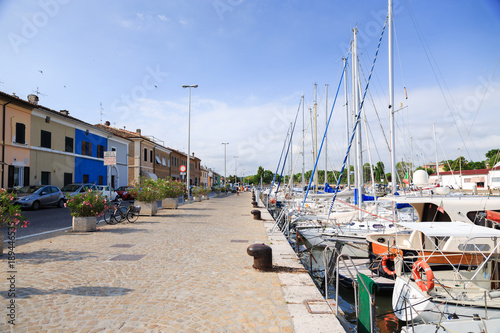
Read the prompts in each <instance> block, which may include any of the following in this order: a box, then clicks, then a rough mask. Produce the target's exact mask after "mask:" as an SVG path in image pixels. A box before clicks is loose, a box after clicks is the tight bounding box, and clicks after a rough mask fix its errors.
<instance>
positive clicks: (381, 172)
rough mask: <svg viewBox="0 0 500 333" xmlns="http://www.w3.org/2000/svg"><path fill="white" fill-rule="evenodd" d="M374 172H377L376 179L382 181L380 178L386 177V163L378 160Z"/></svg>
mask: <svg viewBox="0 0 500 333" xmlns="http://www.w3.org/2000/svg"><path fill="white" fill-rule="evenodd" d="M373 173H374V174H375V180H376V181H378V182H380V180H381V179H383V178H384V174H385V171H384V163H383V162H377V165H375V168H374V170H373Z"/></svg>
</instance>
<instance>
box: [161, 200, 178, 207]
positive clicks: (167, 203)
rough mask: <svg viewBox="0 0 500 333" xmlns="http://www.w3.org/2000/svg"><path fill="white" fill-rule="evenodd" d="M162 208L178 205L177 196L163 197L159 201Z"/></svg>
mask: <svg viewBox="0 0 500 333" xmlns="http://www.w3.org/2000/svg"><path fill="white" fill-rule="evenodd" d="M161 206H162V208H164V209H177V207H179V200H178V199H177V198H165V199H163V200H162V202H161Z"/></svg>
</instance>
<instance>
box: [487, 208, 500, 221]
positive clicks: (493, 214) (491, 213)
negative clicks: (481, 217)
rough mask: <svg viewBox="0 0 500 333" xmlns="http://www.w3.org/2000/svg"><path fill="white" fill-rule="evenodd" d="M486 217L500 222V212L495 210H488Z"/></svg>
mask: <svg viewBox="0 0 500 333" xmlns="http://www.w3.org/2000/svg"><path fill="white" fill-rule="evenodd" d="M486 218H487V219H488V220H491V221H495V222H499V223H500V213H498V212H495V211H493V210H487V211H486Z"/></svg>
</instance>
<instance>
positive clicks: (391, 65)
mask: <svg viewBox="0 0 500 333" xmlns="http://www.w3.org/2000/svg"><path fill="white" fill-rule="evenodd" d="M392 15H393V13H392V0H389V6H388V21H389V122H390V127H391V129H390V131H391V133H390V134H391V135H390V140H391V181H392V194H395V193H396V184H397V180H398V177H397V171H396V150H395V146H396V139H395V133H394V59H393V58H394V48H393V40H392V39H393V29H394V27H393V20H392ZM393 212H394V210H393ZM393 214H394V213H393Z"/></svg>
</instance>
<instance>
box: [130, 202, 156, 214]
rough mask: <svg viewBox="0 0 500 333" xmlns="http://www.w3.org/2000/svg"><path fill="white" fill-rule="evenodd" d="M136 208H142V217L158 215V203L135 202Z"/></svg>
mask: <svg viewBox="0 0 500 333" xmlns="http://www.w3.org/2000/svg"><path fill="white" fill-rule="evenodd" d="M134 205H135V206H141V213H140V215H146V216H153V215H156V214H157V213H158V202H156V201H155V202H142V201H135V203H134Z"/></svg>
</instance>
